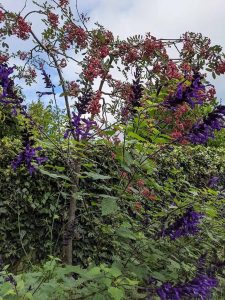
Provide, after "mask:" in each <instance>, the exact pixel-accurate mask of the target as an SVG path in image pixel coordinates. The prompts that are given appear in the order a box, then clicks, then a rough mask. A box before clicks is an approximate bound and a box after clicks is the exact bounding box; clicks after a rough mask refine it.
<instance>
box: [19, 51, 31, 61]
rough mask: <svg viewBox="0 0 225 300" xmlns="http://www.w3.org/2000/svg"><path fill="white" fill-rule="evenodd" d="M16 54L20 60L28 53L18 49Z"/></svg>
mask: <svg viewBox="0 0 225 300" xmlns="http://www.w3.org/2000/svg"><path fill="white" fill-rule="evenodd" d="M18 55H19V58H20V59H21V60H25V59H26V58H27V57H28V55H29V53H28V52H24V51H18Z"/></svg>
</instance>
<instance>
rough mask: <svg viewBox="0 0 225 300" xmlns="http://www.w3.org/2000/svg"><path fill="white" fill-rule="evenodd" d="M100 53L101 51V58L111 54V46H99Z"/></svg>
mask: <svg viewBox="0 0 225 300" xmlns="http://www.w3.org/2000/svg"><path fill="white" fill-rule="evenodd" d="M98 53H99V56H100V58H105V57H106V56H107V55H109V47H108V46H106V45H105V46H101V47H100V48H99V51H98Z"/></svg>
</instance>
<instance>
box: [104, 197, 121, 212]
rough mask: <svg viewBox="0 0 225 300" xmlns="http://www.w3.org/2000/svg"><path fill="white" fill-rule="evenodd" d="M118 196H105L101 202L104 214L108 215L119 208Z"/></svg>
mask: <svg viewBox="0 0 225 300" xmlns="http://www.w3.org/2000/svg"><path fill="white" fill-rule="evenodd" d="M115 198H116V197H112V196H111V197H110V196H108V197H107V198H104V199H103V200H102V203H101V210H102V216H107V215H110V214H112V213H115V212H116V211H117V210H118V205H117V202H116V199H115Z"/></svg>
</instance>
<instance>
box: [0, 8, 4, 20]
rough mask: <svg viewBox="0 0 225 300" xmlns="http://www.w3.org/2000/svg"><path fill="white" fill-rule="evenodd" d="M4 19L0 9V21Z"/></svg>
mask: <svg viewBox="0 0 225 300" xmlns="http://www.w3.org/2000/svg"><path fill="white" fill-rule="evenodd" d="M4 20H5V15H4V13H3V11H2V10H0V22H3V21H4Z"/></svg>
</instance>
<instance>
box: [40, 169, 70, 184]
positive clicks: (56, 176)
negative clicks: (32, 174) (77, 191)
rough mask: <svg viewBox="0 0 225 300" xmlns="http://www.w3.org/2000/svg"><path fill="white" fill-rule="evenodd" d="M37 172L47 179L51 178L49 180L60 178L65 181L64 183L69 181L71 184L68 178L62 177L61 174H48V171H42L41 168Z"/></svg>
mask: <svg viewBox="0 0 225 300" xmlns="http://www.w3.org/2000/svg"><path fill="white" fill-rule="evenodd" d="M39 171H40V172H41V173H42V174H44V175H47V176H49V177H51V178H55V179H56V178H61V179H65V180H66V181H70V182H71V180H70V178H69V177H67V176H65V175H62V174H55V173H50V172H48V171H46V170H44V169H41V168H39Z"/></svg>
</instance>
